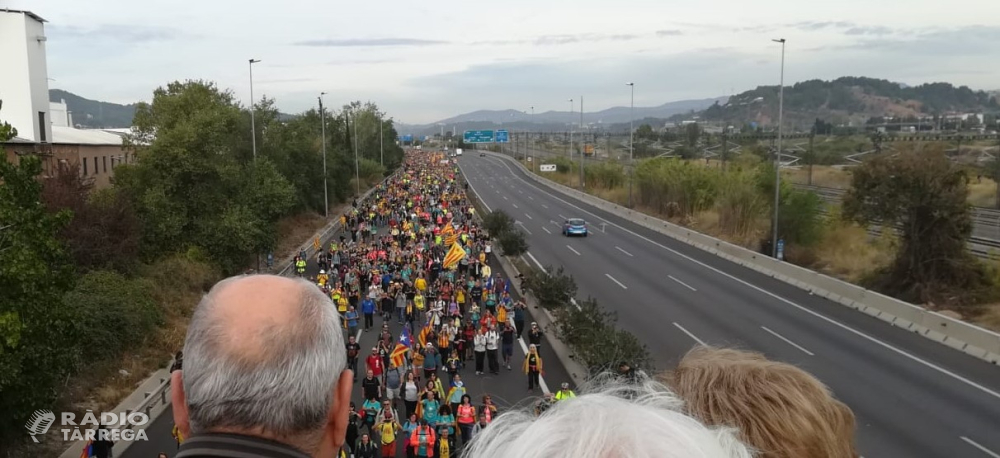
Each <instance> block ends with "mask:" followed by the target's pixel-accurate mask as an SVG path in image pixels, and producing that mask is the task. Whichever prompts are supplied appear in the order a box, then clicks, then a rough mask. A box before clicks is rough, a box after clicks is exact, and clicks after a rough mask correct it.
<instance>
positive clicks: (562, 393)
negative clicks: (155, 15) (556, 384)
mask: <svg viewBox="0 0 1000 458" xmlns="http://www.w3.org/2000/svg"><path fill="white" fill-rule="evenodd" d="M575 397H576V393H574V392H573V390H571V389H569V383H566V382H563V383H562V386H561V387H560V388H559V392H558V393H556V395H555V400H556V401H562V400H564V399H570V398H575Z"/></svg>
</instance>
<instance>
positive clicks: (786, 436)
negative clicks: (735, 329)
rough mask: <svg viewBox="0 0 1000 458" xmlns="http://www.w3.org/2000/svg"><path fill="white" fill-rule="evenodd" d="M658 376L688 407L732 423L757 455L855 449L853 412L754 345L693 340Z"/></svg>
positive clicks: (824, 456) (709, 419)
mask: <svg viewBox="0 0 1000 458" xmlns="http://www.w3.org/2000/svg"><path fill="white" fill-rule="evenodd" d="M662 378H663V381H664V382H665V383H666V384H667V385H668V386H670V387H671V388H672V389H673V390H674V391H675V392H676V393H677V395H678V396H680V397H681V398H682V399H684V401H685V403H686V409H687V410H688V413H689V414H690V415H692V416H694V417H696V418H699V419H701V420H702V421H704V422H705V423H707V424H710V425H727V426H731V427H735V428H738V429H739V431H740V436H741V438H742V439H743V440H744V441H745V442H746V443H747V444H748V445H750V446H752V447H754V448H756V449H757V450H758V451H759V453H760V455H759V456H760V457H762V458H845V457H852V458H856V457H857V456H858V454H857V451H856V449H855V446H854V413H853V412H851V409H850V408H848V407H847V406H846V405H845V404H844V403H842V402H840V401H838V400H836V399H834V398H833V395H832V394H831V393H830V390H829V389H828V388H827V387H826V385H824V384H823V383H822V382H820V381H819V380H817V379H816V378H815V377H813V376H812V375H810V374H809V373H807V372H805V371H803V370H802V369H799V368H797V367H795V366H792V365H791V364H786V363H782V362H776V361H770V360H768V359H767V358H765V357H764V356H763V355H762V354H760V353H754V352H749V351H743V350H734V349H720V348H710V347H698V348H695V349H693V350H691V351H690V352H688V354H687V355H685V356H684V358H683V359H682V360H681V361H680V363H678V365H677V368H676V369H675V370H674V371H672V372H668V373H665V374H663V376H662Z"/></svg>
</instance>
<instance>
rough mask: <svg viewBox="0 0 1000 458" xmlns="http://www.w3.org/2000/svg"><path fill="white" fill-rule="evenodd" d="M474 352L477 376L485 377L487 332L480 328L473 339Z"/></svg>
mask: <svg viewBox="0 0 1000 458" xmlns="http://www.w3.org/2000/svg"><path fill="white" fill-rule="evenodd" d="M473 350H474V351H475V353H476V375H483V363H484V362H485V360H486V331H484V330H483V328H479V332H477V333H476V337H475V338H474V339H473Z"/></svg>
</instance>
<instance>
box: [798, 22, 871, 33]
mask: <svg viewBox="0 0 1000 458" xmlns="http://www.w3.org/2000/svg"><path fill="white" fill-rule="evenodd" d="M855 26H856V24H854V23H853V22H847V21H802V22H795V23H791V24H787V25H786V27H792V28H796V29H799V30H805V31H816V30H823V29H830V28H835V29H846V28H848V27H855Z"/></svg>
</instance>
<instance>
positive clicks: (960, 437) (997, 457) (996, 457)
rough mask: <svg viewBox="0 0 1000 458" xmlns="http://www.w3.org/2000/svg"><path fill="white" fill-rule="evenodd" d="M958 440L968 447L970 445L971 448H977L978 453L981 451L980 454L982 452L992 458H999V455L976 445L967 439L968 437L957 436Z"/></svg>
mask: <svg viewBox="0 0 1000 458" xmlns="http://www.w3.org/2000/svg"><path fill="white" fill-rule="evenodd" d="M958 438H959V439H962V440H964V441H965V442H966V443H968V444H969V445H971V446H973V447H975V448H978V449H979V451H981V452H983V453H985V454H987V455H989V456H992V457H993V458H1000V454H997V453H995V452H994V451H993V450H990V449H988V448H986V447H983V446H982V445H979V444H977V443H976V442H975V441H973V440H972V439H969V438H968V437H965V436H959V437H958Z"/></svg>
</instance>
